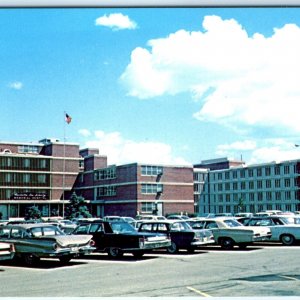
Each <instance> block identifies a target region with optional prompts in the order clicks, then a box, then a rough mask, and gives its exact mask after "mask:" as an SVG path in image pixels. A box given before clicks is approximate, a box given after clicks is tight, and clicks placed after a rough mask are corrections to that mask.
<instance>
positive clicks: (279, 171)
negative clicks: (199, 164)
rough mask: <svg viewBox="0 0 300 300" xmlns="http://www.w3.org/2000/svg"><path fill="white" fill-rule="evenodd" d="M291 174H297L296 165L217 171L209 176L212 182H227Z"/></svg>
mask: <svg viewBox="0 0 300 300" xmlns="http://www.w3.org/2000/svg"><path fill="white" fill-rule="evenodd" d="M291 172H293V173H294V174H296V173H297V166H296V165H293V166H292V165H275V166H267V167H256V168H249V169H240V170H228V171H224V170H223V171H221V172H220V171H219V172H213V173H211V174H210V175H211V176H212V179H213V180H229V179H238V178H246V177H250V178H251V177H263V176H272V175H288V174H291Z"/></svg>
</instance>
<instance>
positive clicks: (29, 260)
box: [23, 253, 40, 266]
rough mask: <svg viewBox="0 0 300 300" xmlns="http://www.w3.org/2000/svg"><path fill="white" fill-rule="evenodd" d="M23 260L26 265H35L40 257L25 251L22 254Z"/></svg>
mask: <svg viewBox="0 0 300 300" xmlns="http://www.w3.org/2000/svg"><path fill="white" fill-rule="evenodd" d="M23 261H24V263H25V264H26V265H27V266H35V265H36V264H37V263H38V262H39V261H40V258H39V257H37V256H35V255H33V254H31V253H26V254H24V255H23Z"/></svg>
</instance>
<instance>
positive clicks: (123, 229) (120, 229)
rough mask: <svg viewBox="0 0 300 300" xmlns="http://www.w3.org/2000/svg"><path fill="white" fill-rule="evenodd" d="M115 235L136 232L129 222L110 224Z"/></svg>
mask: <svg viewBox="0 0 300 300" xmlns="http://www.w3.org/2000/svg"><path fill="white" fill-rule="evenodd" d="M110 225H111V228H112V230H113V233H131V232H136V230H135V229H134V228H133V227H132V226H131V225H130V224H129V223H127V222H112V223H110Z"/></svg>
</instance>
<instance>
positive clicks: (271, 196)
mask: <svg viewBox="0 0 300 300" xmlns="http://www.w3.org/2000/svg"><path fill="white" fill-rule="evenodd" d="M298 196H299V195H298V191H285V192H279V191H278V192H257V193H235V194H218V195H216V194H215V195H213V196H211V197H209V196H208V195H202V196H200V199H201V201H203V202H204V203H207V202H208V201H209V199H210V200H212V201H214V202H238V201H240V200H241V199H242V200H243V201H247V202H255V201H273V200H276V201H282V200H295V199H298ZM195 197H196V196H195Z"/></svg>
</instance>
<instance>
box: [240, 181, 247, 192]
mask: <svg viewBox="0 0 300 300" xmlns="http://www.w3.org/2000/svg"><path fill="white" fill-rule="evenodd" d="M245 189H246V182H245V181H242V182H241V190H245Z"/></svg>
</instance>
